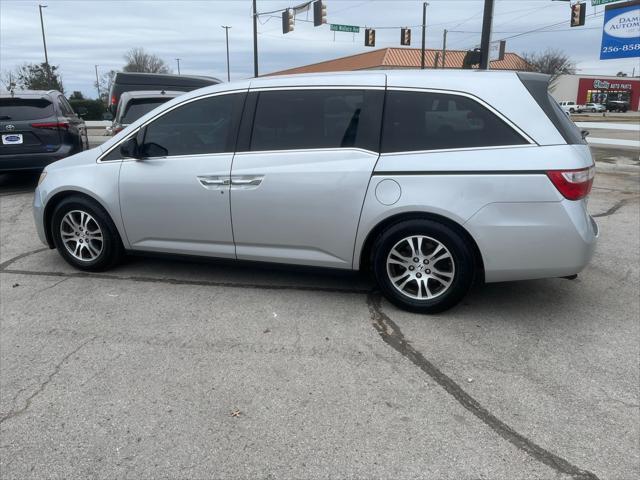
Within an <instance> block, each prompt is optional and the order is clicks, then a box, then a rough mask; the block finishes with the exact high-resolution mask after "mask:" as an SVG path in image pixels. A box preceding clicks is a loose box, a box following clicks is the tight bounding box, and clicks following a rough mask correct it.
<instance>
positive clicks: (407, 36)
mask: <svg viewBox="0 0 640 480" xmlns="http://www.w3.org/2000/svg"><path fill="white" fill-rule="evenodd" d="M400 45H411V29H410V28H401V29H400Z"/></svg>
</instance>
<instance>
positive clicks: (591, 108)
mask: <svg viewBox="0 0 640 480" xmlns="http://www.w3.org/2000/svg"><path fill="white" fill-rule="evenodd" d="M585 110H587V111H588V112H591V113H597V112H604V111H606V110H607V107H605V106H604V105H602V104H601V103H587V104H586V105H585Z"/></svg>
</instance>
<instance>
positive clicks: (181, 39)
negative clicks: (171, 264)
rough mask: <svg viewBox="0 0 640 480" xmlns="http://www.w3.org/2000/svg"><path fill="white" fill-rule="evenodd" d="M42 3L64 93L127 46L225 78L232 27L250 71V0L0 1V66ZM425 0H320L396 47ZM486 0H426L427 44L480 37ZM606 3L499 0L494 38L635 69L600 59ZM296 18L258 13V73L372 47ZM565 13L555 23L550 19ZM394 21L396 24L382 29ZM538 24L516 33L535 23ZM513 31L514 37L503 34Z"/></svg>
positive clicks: (633, 62) (580, 61)
mask: <svg viewBox="0 0 640 480" xmlns="http://www.w3.org/2000/svg"><path fill="white" fill-rule="evenodd" d="M302 2H303V0H292V1H288V0H277V1H268V0H258V2H257V4H258V12H269V11H272V10H278V9H284V8H287V7H293V6H295V5H298V4H300V3H302ZM38 3H41V4H43V5H47V8H45V9H43V16H44V27H45V34H46V41H47V50H48V55H49V62H50V63H51V64H52V65H58V66H59V70H60V72H61V73H62V79H63V83H64V87H65V91H66V92H67V93H71V92H72V91H74V90H79V91H81V92H83V94H85V96H88V97H96V96H97V91H96V89H95V86H94V83H95V67H94V65H96V64H97V65H98V71H99V73H104V72H106V71H108V70H111V69H115V70H119V69H121V68H122V67H123V65H124V63H125V62H124V59H123V55H124V54H125V52H126V51H127V50H129V49H131V48H133V47H142V48H144V49H145V50H146V51H148V52H150V53H153V54H156V55H158V56H160V57H161V58H163V59H164V60H165V61H166V62H167V64H168V65H169V67H170V68H172V69H173V71H174V73H177V61H176V60H175V59H176V58H180V71H181V73H182V74H199V75H212V76H216V77H218V78H221V79H226V47H225V30H224V29H223V28H222V27H221V26H222V25H228V26H231V29H230V30H229V48H230V69H231V80H234V79H241V78H247V77H251V76H253V36H252V21H251V0H226V1H224V0H200V1H191V0H154V1H139V0H109V1H102V0H75V1H73V0H49V1H45V0H40V2H38V1H32V0H0V70H1V71H5V72H6V71H8V70H13V69H14V68H16V67H17V66H19V65H20V64H23V63H25V62H28V63H32V62H33V63H39V62H43V61H44V53H43V45H42V34H41V29H40V17H39V14H38ZM422 3H423V2H422V1H416V0H407V1H402V0H365V1H363V0H360V1H358V0H354V1H348V0H326V1H325V4H326V6H327V20H328V22H329V23H339V24H348V25H358V26H360V27H365V26H369V27H374V28H377V30H376V47H375V48H383V47H399V46H400V45H399V43H400V31H399V27H402V26H408V27H413V28H412V47H419V46H420V35H421V31H420V30H421V29H420V27H419V26H420V25H421V24H422ZM483 3H484V2H483V1H482V0H429V5H428V7H427V40H426V43H427V47H428V48H441V46H442V34H443V30H444V29H447V30H448V31H449V33H448V37H447V48H448V49H464V50H466V49H469V48H473V47H475V46H477V45H478V44H479V43H480V30H481V27H482V10H483ZM603 11H604V7H602V6H600V7H592V6H591V2H590V1H588V0H587V20H586V25H585V26H583V27H575V28H570V26H569V18H570V8H569V2H565V1H553V0H496V4H495V9H494V19H493V34H492V40H499V39H505V38H506V39H507V51H510V52H516V53H523V52H539V51H544V50H545V49H547V48H558V49H561V50H563V51H565V52H566V53H568V54H569V55H570V56H571V57H572V59H573V60H574V61H575V63H576V67H577V73H579V74H585V75H586V74H588V75H615V74H616V73H617V72H618V71H623V72H626V73H628V74H629V75H631V74H632V70H633V68H634V67H635V69H636V75H640V63H639V59H637V58H635V59H625V60H603V61H600V60H599V59H598V57H599V50H600V39H601V35H602V24H603ZM307 18H308V19H312V12H309V16H308V17H307V15H306V14H302V15H301V16H299V17H297V21H296V25H295V30H294V31H293V32H291V33H288V34H286V35H283V34H282V22H281V17H280V14H279V13H275V14H271V15H269V14H265V15H261V16H260V17H259V24H258V51H259V71H260V74H263V73H269V72H273V71H278V70H284V69H286V68H291V67H296V66H300V65H306V64H309V63H315V62H319V61H323V60H329V59H332V58H336V57H341V56H345V55H351V54H355V53H362V52H365V51H370V50H371V48H370V47H365V46H364V40H363V38H364V36H363V30H362V28H361V31H360V34H356V35H353V34H350V33H336V34H335V35H334V33H333V32H331V31H330V30H329V26H328V25H324V26H322V27H314V26H313V23H309V22H304V21H302V20H307ZM559 22H564V23H562V24H560V25H556V26H553V27H548V26H549V25H552V24H556V23H559ZM381 27H398V28H381ZM541 27H546V28H542V29H541V30H539V31H536V32H533V33H528V34H522V35H520V34H521V33H523V32H527V31H530V30H534V29H539V28H541ZM509 37H512V38H509Z"/></svg>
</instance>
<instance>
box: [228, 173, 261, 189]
mask: <svg viewBox="0 0 640 480" xmlns="http://www.w3.org/2000/svg"><path fill="white" fill-rule="evenodd" d="M263 178H264V175H235V176H232V177H231V185H232V186H237V187H257V186H258V185H260V184H261V183H262V179H263Z"/></svg>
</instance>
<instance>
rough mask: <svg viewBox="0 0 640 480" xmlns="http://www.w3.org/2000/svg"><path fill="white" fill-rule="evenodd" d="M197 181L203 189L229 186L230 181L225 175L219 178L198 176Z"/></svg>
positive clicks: (216, 176)
mask: <svg viewBox="0 0 640 480" xmlns="http://www.w3.org/2000/svg"><path fill="white" fill-rule="evenodd" d="M198 181H199V182H200V184H201V185H202V186H203V187H205V188H209V187H221V186H225V185H229V184H230V183H231V181H230V180H229V177H228V176H226V175H221V176H218V175H202V176H198Z"/></svg>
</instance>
